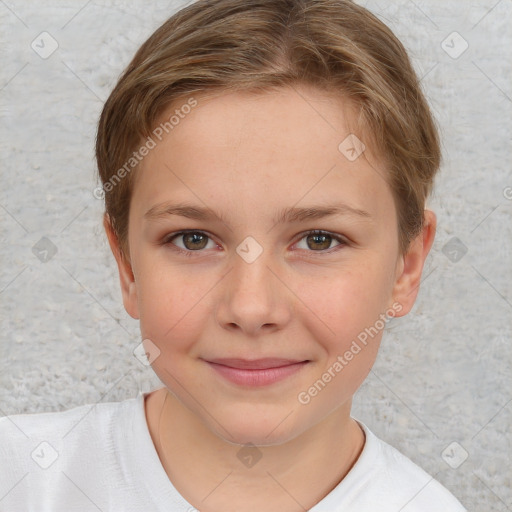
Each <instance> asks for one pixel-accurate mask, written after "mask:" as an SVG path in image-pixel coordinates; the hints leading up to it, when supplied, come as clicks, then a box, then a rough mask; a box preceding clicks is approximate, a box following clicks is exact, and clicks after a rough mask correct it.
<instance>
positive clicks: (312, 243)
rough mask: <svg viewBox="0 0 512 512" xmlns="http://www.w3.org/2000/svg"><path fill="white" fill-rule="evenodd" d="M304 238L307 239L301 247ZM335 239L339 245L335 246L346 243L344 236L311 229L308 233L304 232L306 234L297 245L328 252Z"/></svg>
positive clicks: (308, 249)
mask: <svg viewBox="0 0 512 512" xmlns="http://www.w3.org/2000/svg"><path fill="white" fill-rule="evenodd" d="M302 240H305V244H303V245H302V247H300V244H301V243H302ZM333 241H336V242H337V245H336V246H334V247H338V246H343V245H346V242H345V241H344V240H343V238H341V237H339V236H336V235H331V234H330V233H328V232H325V231H310V232H308V233H304V236H303V237H302V238H301V239H300V240H299V242H298V244H297V245H298V248H299V249H305V250H307V251H309V252H326V251H327V250H328V249H330V248H331V244H332V242H333Z"/></svg>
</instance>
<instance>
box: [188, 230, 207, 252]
mask: <svg viewBox="0 0 512 512" xmlns="http://www.w3.org/2000/svg"><path fill="white" fill-rule="evenodd" d="M201 239H202V240H201ZM206 240H207V237H205V236H204V235H202V234H201V233H186V234H185V235H183V242H184V244H185V247H187V243H188V242H190V241H191V242H192V243H193V247H191V248H190V247H187V249H191V250H193V251H195V250H198V249H203V248H204V247H206ZM198 241H199V242H201V241H202V242H203V244H202V245H201V244H200V245H196V244H195V242H198Z"/></svg>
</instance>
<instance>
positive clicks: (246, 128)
mask: <svg viewBox="0 0 512 512" xmlns="http://www.w3.org/2000/svg"><path fill="white" fill-rule="evenodd" d="M297 91H299V92H300V94H299V93H298V92H297ZM195 98H196V99H197V101H198V106H197V107H195V108H194V109H193V110H192V111H191V112H190V113H189V114H188V115H187V116H186V117H185V118H184V119H182V120H181V121H180V123H179V125H177V126H175V127H174V129H173V131H172V132H171V133H170V134H169V136H168V137H167V138H165V139H163V140H162V142H160V143H158V144H157V145H156V147H155V148H154V149H152V150H151V151H150V152H149V154H148V155H147V156H146V157H145V158H144V160H143V161H142V163H141V167H140V168H139V169H138V170H137V172H138V175H137V180H136V183H135V187H134V191H133V196H132V201H131V208H130V218H129V259H128V258H125V259H123V258H122V257H120V256H117V259H118V264H119V269H120V275H121V285H122V290H123V297H124V303H125V307H126V309H127V311H128V312H129V314H130V315H131V316H133V317H134V318H140V325H141V332H142V337H143V339H144V340H146V341H145V346H146V349H147V351H148V352H149V353H150V358H151V357H152V356H153V355H156V354H157V353H158V356H157V357H156V358H155V359H154V361H153V362H152V367H153V369H154V370H155V372H156V373H157V375H158V377H159V378H160V379H161V381H162V382H163V383H164V384H165V385H166V386H167V388H168V389H169V390H170V391H171V392H172V393H173V394H174V395H175V396H176V397H177V398H178V399H179V400H180V401H181V402H182V403H183V404H184V405H185V406H186V407H187V408H188V409H189V410H190V411H192V412H193V413H194V415H195V416H194V417H195V418H197V420H198V421H201V422H202V423H203V424H204V425H206V426H207V427H208V428H209V429H210V430H211V431H212V432H214V433H215V434H217V435H218V436H220V437H221V438H223V439H225V440H227V441H229V442H236V443H246V442H252V443H254V444H262V445H270V444H277V443H282V442H285V441H286V440H289V439H293V438H294V437H296V436H297V435H299V434H301V433H303V432H305V431H307V430H308V429H311V428H312V427H314V426H315V425H317V424H320V423H321V422H322V421H327V420H328V418H329V417H332V415H335V414H339V413H340V411H342V412H343V414H344V415H345V416H347V417H348V414H349V411H350V401H351V397H352V395H353V394H354V392H355V391H356V390H357V388H358V387H359V386H360V384H361V383H362V381H363V380H364V378H365V377H366V376H367V374H368V372H369V371H370V369H371V367H372V365H373V363H374V361H375V357H376V354H377V350H378V347H379V343H380V339H381V336H382V328H383V326H384V325H385V322H386V321H387V317H385V316H384V315H386V313H387V314H388V316H401V315H403V314H405V313H406V312H407V311H409V309H410V308H411V307H412V304H413V302H414V298H415V296H416V292H417V285H418V283H419V278H420V275H421V269H422V265H423V261H424V259H425V257H426V254H427V253H428V249H429V248H430V244H431V241H432V240H431V239H432V238H433V234H432V224H433V222H432V221H431V222H430V226H431V231H430V235H429V234H428V233H427V234H426V235H422V236H420V237H419V238H418V240H417V241H416V242H415V243H414V244H412V245H411V251H410V253H409V254H408V255H405V256H402V255H400V253H399V245H398V229H397V215H396V210H395V205H394V201H393V197H392V194H391V190H390V189H389V187H388V185H387V184H386V182H385V181H384V179H383V177H384V176H385V175H386V169H385V167H384V165H383V163H382V162H381V161H379V157H378V156H376V155H373V154H372V153H371V147H369V144H368V145H367V146H366V149H365V150H364V152H363V153H362V154H361V155H360V156H359V157H357V158H354V155H355V154H356V153H357V149H362V147H356V151H351V150H350V147H353V145H352V146H350V144H348V146H347V142H345V143H344V144H342V145H341V149H340V144H341V143H342V142H343V141H344V140H345V139H346V138H347V136H348V135H349V134H350V133H351V129H353V128H351V127H353V120H354V119H355V117H354V111H353V110H352V108H351V105H349V104H348V103H346V102H344V101H343V100H342V99H340V98H334V97H331V96H327V95H325V94H323V93H321V92H319V91H315V90H312V89H307V88H305V87H302V88H300V89H296V90H294V89H282V90H280V91H279V92H271V93H264V94H258V95H251V94H249V93H236V94H234V93H224V94H221V95H219V96H217V97H213V98H212V97H210V98H208V99H205V98H201V97H200V96H197V95H196V96H195ZM164 117H166V116H164ZM167 117H168V116H167ZM356 135H358V134H357V133H356ZM359 139H361V141H362V142H363V144H364V143H365V140H364V137H363V136H362V135H361V134H359ZM347 147H348V149H347ZM349 157H350V158H349ZM178 205H180V206H181V207H182V208H181V209H178V208H177V206H178ZM329 209H331V213H330V214H329V212H328V211H327V210H329ZM434 220H435V218H434ZM184 231H185V232H186V233H184ZM109 237H110V240H111V244H112V246H113V248H114V247H115V244H116V241H115V239H114V237H113V236H112V233H110V235H109ZM365 329H366V331H365ZM364 333H366V340H365V341H363V340H364V339H365V335H364ZM369 333H371V335H370V334H369ZM148 340H150V342H148ZM357 347H358V348H357Z"/></svg>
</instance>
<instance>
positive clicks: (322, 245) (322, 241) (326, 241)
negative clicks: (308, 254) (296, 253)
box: [306, 235, 332, 250]
mask: <svg viewBox="0 0 512 512" xmlns="http://www.w3.org/2000/svg"><path fill="white" fill-rule="evenodd" d="M306 239H307V241H308V247H309V248H310V249H320V250H323V249H329V246H330V245H331V241H332V237H331V236H329V235H308V236H307V237H306Z"/></svg>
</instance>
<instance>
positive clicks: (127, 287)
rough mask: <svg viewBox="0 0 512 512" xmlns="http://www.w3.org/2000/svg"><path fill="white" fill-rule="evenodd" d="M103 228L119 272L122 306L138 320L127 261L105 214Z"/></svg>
mask: <svg viewBox="0 0 512 512" xmlns="http://www.w3.org/2000/svg"><path fill="white" fill-rule="evenodd" d="M103 227H104V228H105V233H106V234H107V238H108V243H109V245H110V249H111V250H112V254H113V255H114V258H115V259H116V263H117V268H118V271H119V281H120V284H121V293H122V294H123V304H124V308H125V310H126V312H127V313H128V314H129V315H130V316H131V317H132V318H135V319H138V318H139V308H138V303H137V286H136V283H135V277H134V274H133V271H132V266H131V263H130V261H129V259H128V258H127V257H126V256H125V255H124V254H123V252H122V250H121V247H120V244H119V239H118V238H117V235H116V233H115V231H114V228H113V227H112V224H111V222H110V217H109V216H108V214H107V213H105V214H104V216H103Z"/></svg>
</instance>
